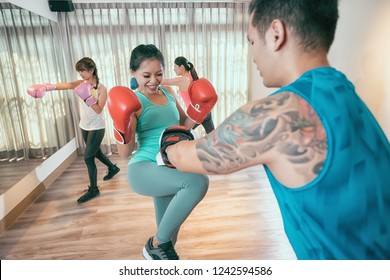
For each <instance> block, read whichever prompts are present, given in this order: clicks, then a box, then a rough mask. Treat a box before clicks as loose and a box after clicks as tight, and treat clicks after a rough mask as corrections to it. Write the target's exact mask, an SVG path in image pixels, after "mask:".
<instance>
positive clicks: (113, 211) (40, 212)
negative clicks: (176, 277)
mask: <svg viewBox="0 0 390 280" xmlns="http://www.w3.org/2000/svg"><path fill="white" fill-rule="evenodd" d="M110 158H111V159H112V161H113V162H116V163H117V164H118V166H119V167H120V168H121V169H122V170H121V172H120V173H119V174H117V175H116V176H115V177H114V178H113V179H112V180H110V181H103V180H102V178H103V176H104V175H105V173H106V169H105V167H104V165H102V164H101V163H100V162H97V165H98V169H99V173H98V178H99V179H98V180H99V185H100V192H101V195H100V196H99V197H98V198H95V199H93V200H91V201H89V202H87V203H85V204H82V205H78V204H77V203H76V200H77V198H78V197H79V196H81V195H82V193H83V190H84V189H85V188H86V186H87V184H88V180H87V177H86V174H87V172H86V167H85V164H84V161H83V159H82V158H77V159H76V160H75V161H74V163H73V164H72V165H71V166H70V167H69V168H68V169H67V170H66V171H65V172H64V173H63V174H62V175H61V176H60V177H59V178H58V179H57V180H56V181H55V182H54V183H53V184H52V185H51V186H50V187H49V188H48V189H47V190H46V191H45V192H44V193H43V194H42V195H41V196H40V197H39V198H38V199H37V200H36V201H35V203H34V204H33V205H31V206H30V207H29V208H28V209H27V210H26V212H25V213H24V214H23V215H22V216H21V217H20V218H19V219H18V220H17V221H16V222H15V223H14V224H13V225H12V226H11V227H10V228H9V229H8V230H7V231H6V232H5V233H4V234H3V235H2V236H1V237H0V259H2V260H20V259H23V260H33V259H40V260H49V259H54V260H141V259H143V257H142V253H141V252H142V247H143V246H144V244H145V242H146V241H147V239H148V238H149V237H150V236H152V235H154V233H155V230H156V227H155V223H154V221H155V220H154V210H153V203H152V199H151V198H150V197H143V196H140V195H138V194H136V193H134V192H133V191H132V190H131V189H130V188H129V187H128V182H127V174H126V165H127V161H125V160H121V159H119V158H118V156H116V155H112V156H110ZM176 251H177V252H178V254H179V256H180V258H181V259H184V260H257V259H266V260H278V259H283V260H287V259H295V254H294V253H293V252H292V249H291V246H290V244H289V243H288V241H287V238H286V236H285V234H284V231H283V228H282V221H281V217H280V213H279V210H278V207H277V205H276V200H275V198H274V195H273V193H272V191H271V189H270V187H269V184H268V181H267V179H266V177H265V173H264V170H263V169H262V168H261V167H254V168H249V169H246V170H243V171H240V172H237V173H234V174H230V175H224V176H210V187H209V191H208V193H207V195H206V197H205V198H204V199H203V201H202V202H201V203H200V204H199V205H198V206H197V208H195V210H194V211H193V212H192V214H191V216H190V217H189V218H188V219H187V221H186V222H185V223H184V225H183V226H182V229H181V232H180V235H179V241H178V243H177V244H176Z"/></svg>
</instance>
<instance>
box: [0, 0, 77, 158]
mask: <svg viewBox="0 0 390 280" xmlns="http://www.w3.org/2000/svg"><path fill="white" fill-rule="evenodd" d="M57 34H58V26H57V25H56V24H53V23H52V22H50V21H49V20H47V19H45V18H43V17H41V16H38V15H35V14H33V13H30V12H29V11H26V10H24V9H21V8H19V7H17V6H13V5H11V4H9V3H0V107H1V110H0V124H1V125H0V160H1V161H7V160H8V161H13V160H15V159H17V160H21V159H26V158H29V157H30V158H45V157H47V156H50V155H51V154H53V153H54V152H55V151H57V150H58V149H59V148H60V147H61V146H63V145H64V144H66V143H67V142H68V141H69V140H70V139H72V138H73V137H74V126H73V123H72V119H69V118H68V116H70V115H71V111H72V108H71V106H70V104H69V100H68V98H67V96H66V95H60V94H47V95H46V96H45V98H42V99H39V100H36V99H34V98H32V97H30V96H29V95H27V93H26V89H27V87H28V85H30V84H35V83H42V82H50V81H51V82H53V81H57V80H59V79H61V77H64V73H63V69H64V68H63V65H62V61H61V53H62V47H61V45H60V41H59V39H58V37H57V36H56V35H57Z"/></svg>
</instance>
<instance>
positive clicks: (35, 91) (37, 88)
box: [27, 83, 56, 98]
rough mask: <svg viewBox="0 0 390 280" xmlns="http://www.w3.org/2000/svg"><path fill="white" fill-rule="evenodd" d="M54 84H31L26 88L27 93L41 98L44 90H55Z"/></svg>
mask: <svg viewBox="0 0 390 280" xmlns="http://www.w3.org/2000/svg"><path fill="white" fill-rule="evenodd" d="M55 89H56V86H55V85H53V84H49V83H47V84H37V85H31V86H29V87H28V88H27V93H28V94H29V95H31V96H32V97H34V98H42V97H44V96H45V93H46V91H52V90H55Z"/></svg>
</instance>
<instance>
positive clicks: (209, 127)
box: [161, 56, 214, 133]
mask: <svg viewBox="0 0 390 280" xmlns="http://www.w3.org/2000/svg"><path fill="white" fill-rule="evenodd" d="M174 63H175V66H174V68H173V70H174V71H175V73H176V75H177V77H175V78H172V79H163V80H162V82H161V85H166V86H177V87H178V88H179V93H180V95H181V97H182V98H183V101H184V103H185V105H186V108H188V106H189V105H190V102H191V101H190V97H189V95H188V86H189V85H190V83H191V82H192V81H193V80H197V79H198V74H197V73H196V70H195V67H194V65H193V64H192V63H191V62H189V61H188V60H187V59H186V58H185V57H183V56H179V57H177V58H176V59H175V62H174ZM197 126H198V124H196V125H195V126H194V129H195V128H196V127H197ZM202 126H203V127H204V129H205V131H206V133H210V132H211V131H213V130H214V123H213V120H212V118H211V113H209V114H208V115H207V116H206V118H205V119H204V121H203V122H202Z"/></svg>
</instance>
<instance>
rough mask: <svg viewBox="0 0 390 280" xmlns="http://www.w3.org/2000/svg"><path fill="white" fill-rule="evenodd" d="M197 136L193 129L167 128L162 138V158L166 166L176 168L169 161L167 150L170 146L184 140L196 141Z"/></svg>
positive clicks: (183, 127) (182, 127) (181, 127)
mask: <svg viewBox="0 0 390 280" xmlns="http://www.w3.org/2000/svg"><path fill="white" fill-rule="evenodd" d="M194 139H195V136H194V134H193V133H192V131H191V129H189V128H187V127H185V126H171V127H168V128H166V129H165V130H164V131H163V132H162V133H161V136H160V156H161V160H162V162H163V164H164V165H166V166H168V167H170V168H175V166H173V164H171V162H170V161H169V159H168V156H167V153H166V151H165V150H166V149H167V147H168V146H170V145H173V144H176V143H177V142H180V141H183V140H194Z"/></svg>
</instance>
